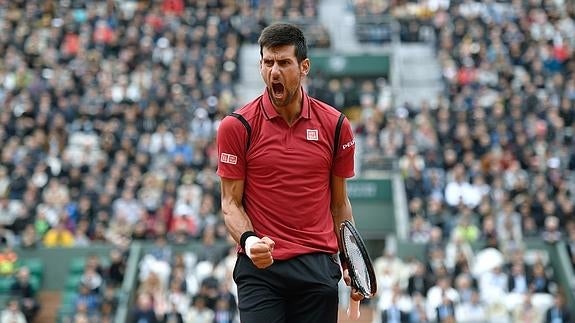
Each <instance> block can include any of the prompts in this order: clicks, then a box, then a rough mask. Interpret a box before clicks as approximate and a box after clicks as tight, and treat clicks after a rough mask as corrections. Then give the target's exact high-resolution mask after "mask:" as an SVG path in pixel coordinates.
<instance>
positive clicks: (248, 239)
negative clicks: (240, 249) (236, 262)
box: [244, 236, 261, 259]
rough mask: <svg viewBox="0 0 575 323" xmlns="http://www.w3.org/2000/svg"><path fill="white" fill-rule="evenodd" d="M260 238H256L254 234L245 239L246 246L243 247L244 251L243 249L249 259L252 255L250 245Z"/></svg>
mask: <svg viewBox="0 0 575 323" xmlns="http://www.w3.org/2000/svg"><path fill="white" fill-rule="evenodd" d="M260 240H261V239H260V238H258V237H256V236H251V237H248V238H247V239H246V248H245V250H244V251H245V253H246V255H248V257H249V258H250V259H251V258H252V255H251V252H250V249H251V247H252V246H253V245H254V244H256V243H258V242H260Z"/></svg>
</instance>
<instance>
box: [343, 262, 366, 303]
mask: <svg viewBox="0 0 575 323" xmlns="http://www.w3.org/2000/svg"><path fill="white" fill-rule="evenodd" d="M346 267H347V266H346ZM343 281H344V282H345V284H346V285H347V286H350V287H351V277H350V276H349V270H348V269H347V268H344V269H343ZM349 297H350V298H351V299H352V300H354V301H356V302H359V301H361V300H362V299H363V298H364V297H363V294H362V293H360V292H358V291H357V289H355V288H353V287H351V292H350V295H349Z"/></svg>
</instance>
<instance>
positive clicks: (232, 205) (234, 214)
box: [222, 178, 254, 243]
mask: <svg viewBox="0 0 575 323" xmlns="http://www.w3.org/2000/svg"><path fill="white" fill-rule="evenodd" d="M243 192H244V180H243V179H225V178H222V213H223V215H224V222H225V224H226V227H227V228H228V232H229V233H230V235H231V236H232V238H233V239H234V240H235V241H236V242H237V243H240V237H241V235H242V233H244V232H246V231H253V230H254V228H253V227H252V223H251V221H250V219H249V218H248V215H247V214H246V211H245V210H244V207H243V204H242V198H243Z"/></svg>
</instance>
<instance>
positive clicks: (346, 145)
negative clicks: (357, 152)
mask: <svg viewBox="0 0 575 323" xmlns="http://www.w3.org/2000/svg"><path fill="white" fill-rule="evenodd" d="M353 145H355V139H352V140H351V141H348V142H346V143H345V144H343V145H342V146H341V148H342V149H344V150H345V149H347V148H350V147H352V146H353Z"/></svg>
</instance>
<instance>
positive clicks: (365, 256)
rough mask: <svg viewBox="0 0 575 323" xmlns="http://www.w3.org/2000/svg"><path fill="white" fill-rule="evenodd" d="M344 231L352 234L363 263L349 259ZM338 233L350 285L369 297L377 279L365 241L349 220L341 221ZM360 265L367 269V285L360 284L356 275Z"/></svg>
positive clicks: (375, 286) (372, 292)
mask: <svg viewBox="0 0 575 323" xmlns="http://www.w3.org/2000/svg"><path fill="white" fill-rule="evenodd" d="M346 231H347V232H349V233H350V234H351V235H352V237H353V239H354V240H355V244H356V245H357V249H358V250H359V252H360V253H361V258H362V260H363V262H364V263H363V264H361V263H357V262H356V263H354V262H353V261H351V258H350V257H349V250H348V246H347V243H346V239H345V237H344V235H345V232H346ZM339 234H340V238H341V247H342V255H343V258H344V260H345V262H346V264H347V268H348V271H349V276H350V278H351V284H352V287H354V288H355V289H357V291H358V292H360V293H361V294H362V295H363V296H364V297H365V298H370V297H371V296H373V295H375V293H376V292H377V281H376V279H375V271H374V270H373V264H372V262H371V258H370V257H369V253H368V252H367V248H366V247H365V243H364V242H363V239H362V238H361V235H360V234H359V232H358V231H357V229H356V228H355V226H354V225H353V224H352V223H351V222H350V221H349V220H345V221H343V222H342V223H341V226H340V228H339ZM362 265H363V266H364V267H365V270H366V271H367V279H369V281H367V283H368V285H369V286H364V285H363V284H361V280H360V278H359V277H358V275H357V272H356V269H357V268H358V267H361V266H362ZM360 274H365V273H360Z"/></svg>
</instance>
